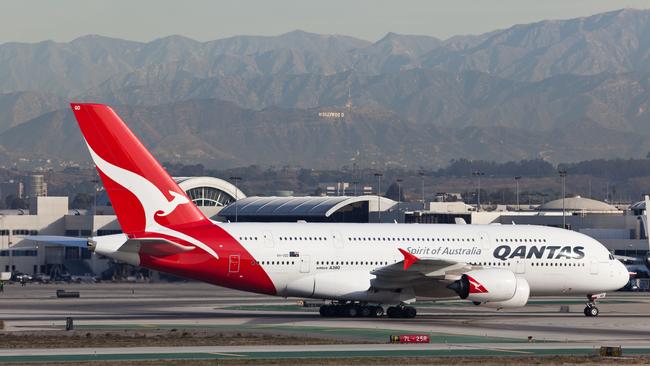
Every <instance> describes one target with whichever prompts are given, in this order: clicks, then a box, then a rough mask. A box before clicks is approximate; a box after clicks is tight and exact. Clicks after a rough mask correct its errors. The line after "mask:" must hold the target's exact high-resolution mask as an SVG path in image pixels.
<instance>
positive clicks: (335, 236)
mask: <svg viewBox="0 0 650 366" xmlns="http://www.w3.org/2000/svg"><path fill="white" fill-rule="evenodd" d="M330 239H331V240H332V244H334V248H338V249H341V248H343V237H342V236H341V233H332V234H331V235H330Z"/></svg>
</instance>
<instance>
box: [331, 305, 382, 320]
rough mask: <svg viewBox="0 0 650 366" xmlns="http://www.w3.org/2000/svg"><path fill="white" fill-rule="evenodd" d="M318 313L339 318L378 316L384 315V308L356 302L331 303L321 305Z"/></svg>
mask: <svg viewBox="0 0 650 366" xmlns="http://www.w3.org/2000/svg"><path fill="white" fill-rule="evenodd" d="M320 315H322V316H324V317H341V318H355V317H360V318H361V317H363V318H379V317H381V316H383V315H384V308H382V307H381V306H373V305H362V304H357V303H344V304H332V305H323V306H321V307H320Z"/></svg>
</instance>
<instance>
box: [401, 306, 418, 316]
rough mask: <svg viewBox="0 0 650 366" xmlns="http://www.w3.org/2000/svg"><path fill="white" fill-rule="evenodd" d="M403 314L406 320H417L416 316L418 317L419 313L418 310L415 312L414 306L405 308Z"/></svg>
mask: <svg viewBox="0 0 650 366" xmlns="http://www.w3.org/2000/svg"><path fill="white" fill-rule="evenodd" d="M403 313H404V315H403V316H404V317H405V318H409V319H412V318H415V316H416V315H417V313H418V312H417V310H415V308H414V307H412V306H407V307H405V308H404V311H403Z"/></svg>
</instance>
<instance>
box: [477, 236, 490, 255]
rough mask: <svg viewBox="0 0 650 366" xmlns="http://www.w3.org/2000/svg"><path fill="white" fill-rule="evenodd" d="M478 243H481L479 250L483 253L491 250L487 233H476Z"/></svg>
mask: <svg viewBox="0 0 650 366" xmlns="http://www.w3.org/2000/svg"><path fill="white" fill-rule="evenodd" d="M478 241H479V242H480V243H481V249H483V251H489V250H490V249H491V248H492V244H491V243H490V237H489V236H488V234H487V233H478Z"/></svg>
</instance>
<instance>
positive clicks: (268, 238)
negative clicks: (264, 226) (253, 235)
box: [262, 232, 273, 248]
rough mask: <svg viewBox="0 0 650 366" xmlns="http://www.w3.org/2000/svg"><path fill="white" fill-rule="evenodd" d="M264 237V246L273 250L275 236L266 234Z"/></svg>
mask: <svg viewBox="0 0 650 366" xmlns="http://www.w3.org/2000/svg"><path fill="white" fill-rule="evenodd" d="M262 236H263V237H264V246H265V247H267V248H273V235H271V233H269V232H265V233H264V234H262Z"/></svg>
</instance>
